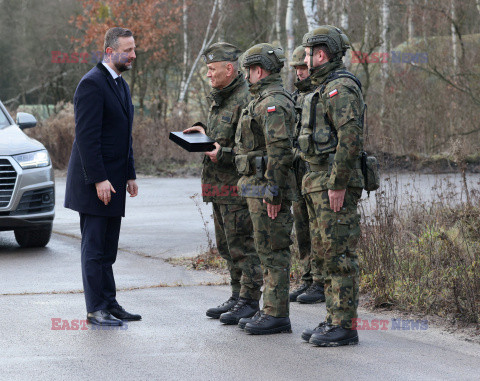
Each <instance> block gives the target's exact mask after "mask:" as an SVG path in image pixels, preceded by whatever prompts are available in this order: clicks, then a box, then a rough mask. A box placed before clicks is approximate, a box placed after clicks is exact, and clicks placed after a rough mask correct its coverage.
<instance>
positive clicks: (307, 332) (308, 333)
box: [302, 321, 327, 341]
mask: <svg viewBox="0 0 480 381" xmlns="http://www.w3.org/2000/svg"><path fill="white" fill-rule="evenodd" d="M326 325H327V322H326V321H324V322H322V323H320V324H319V325H317V326H316V327H315V328H314V329H309V328H307V329H304V330H303V332H302V339H303V340H305V341H310V337H311V336H312V335H313V334H314V333H317V332H323V331H324V330H325V326H326Z"/></svg>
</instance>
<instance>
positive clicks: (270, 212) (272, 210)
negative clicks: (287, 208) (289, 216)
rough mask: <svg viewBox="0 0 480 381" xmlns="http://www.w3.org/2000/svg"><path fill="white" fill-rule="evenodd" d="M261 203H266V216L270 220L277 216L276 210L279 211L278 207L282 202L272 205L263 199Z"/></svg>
mask: <svg viewBox="0 0 480 381" xmlns="http://www.w3.org/2000/svg"><path fill="white" fill-rule="evenodd" d="M263 203H264V204H267V213H268V217H270V218H271V219H272V220H274V219H275V218H277V215H278V212H280V209H281V208H282V204H279V205H273V204H269V203H268V202H266V201H265V200H263Z"/></svg>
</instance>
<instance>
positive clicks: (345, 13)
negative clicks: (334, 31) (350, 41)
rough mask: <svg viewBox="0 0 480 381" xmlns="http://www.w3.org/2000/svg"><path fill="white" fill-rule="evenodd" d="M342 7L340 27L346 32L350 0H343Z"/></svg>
mask: <svg viewBox="0 0 480 381" xmlns="http://www.w3.org/2000/svg"><path fill="white" fill-rule="evenodd" d="M340 5H341V7H342V9H340V27H341V28H342V29H343V30H344V31H345V32H346V31H347V30H348V26H349V25H348V21H349V20H348V6H349V1H348V0H341V4H340Z"/></svg>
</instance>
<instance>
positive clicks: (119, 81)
mask: <svg viewBox="0 0 480 381" xmlns="http://www.w3.org/2000/svg"><path fill="white" fill-rule="evenodd" d="M115 82H116V83H117V88H118V92H119V93H120V99H121V100H122V103H123V105H124V106H125V105H126V104H127V102H126V101H125V88H124V87H123V81H122V77H117V78H115Z"/></svg>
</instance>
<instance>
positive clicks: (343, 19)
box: [340, 0, 352, 68]
mask: <svg viewBox="0 0 480 381" xmlns="http://www.w3.org/2000/svg"><path fill="white" fill-rule="evenodd" d="M341 7H342V9H341V10H340V27H341V28H342V30H343V31H344V32H345V33H347V31H348V26H349V23H348V21H349V19H348V7H349V1H348V0H341ZM351 56H352V55H351V50H350V51H348V50H347V53H346V54H345V58H344V60H343V61H344V63H345V66H346V67H347V68H350V64H351V62H352V60H351Z"/></svg>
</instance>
